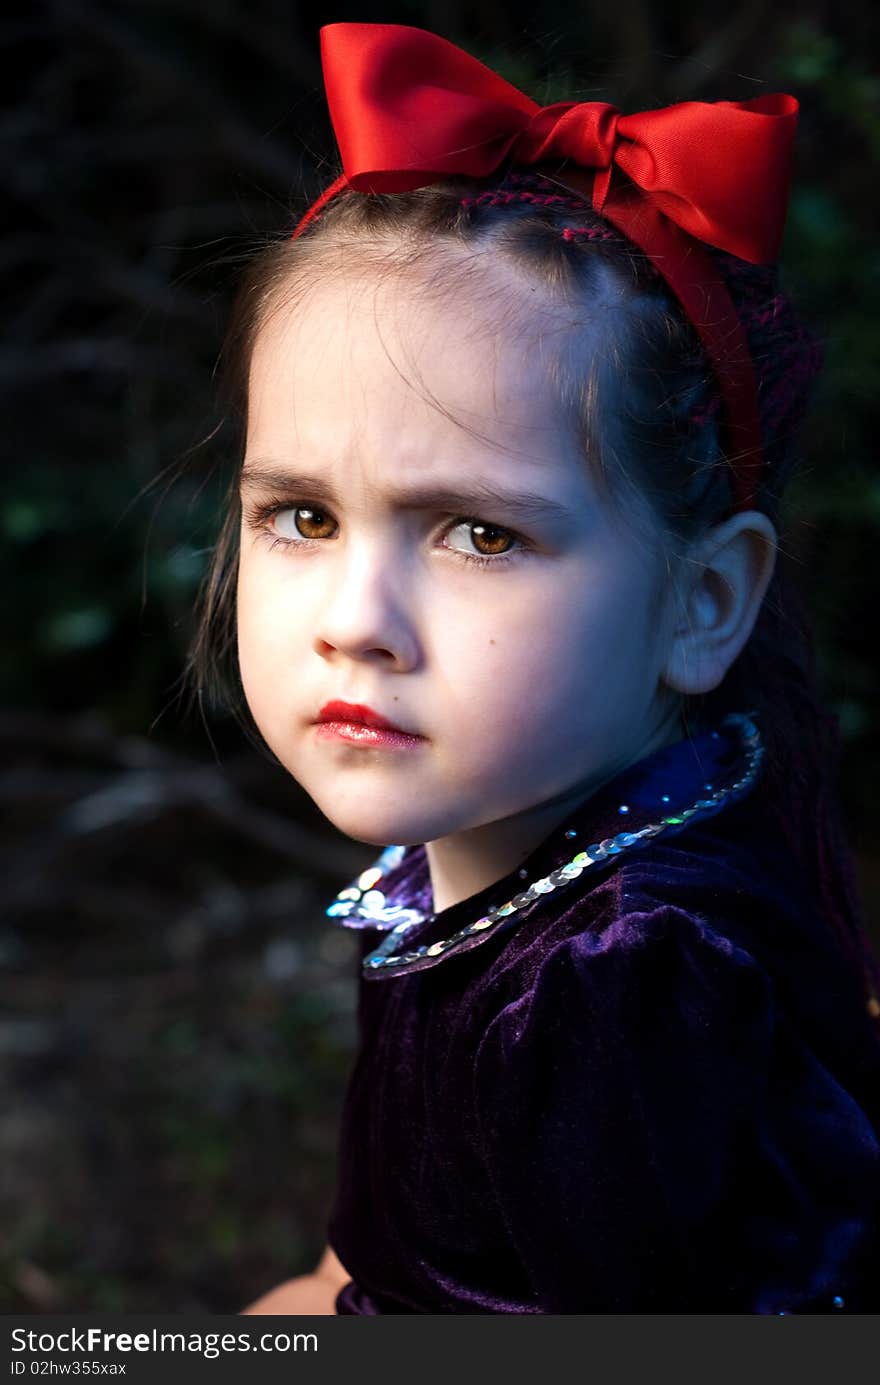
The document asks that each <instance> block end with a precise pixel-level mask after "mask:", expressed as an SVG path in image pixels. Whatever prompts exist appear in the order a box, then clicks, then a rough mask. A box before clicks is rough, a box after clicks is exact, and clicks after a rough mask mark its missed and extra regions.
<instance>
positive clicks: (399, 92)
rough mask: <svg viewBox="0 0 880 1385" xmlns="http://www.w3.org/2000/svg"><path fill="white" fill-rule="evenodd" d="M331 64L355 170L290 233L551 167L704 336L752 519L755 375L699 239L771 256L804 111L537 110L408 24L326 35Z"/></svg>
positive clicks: (340, 130) (565, 104) (341, 134)
mask: <svg viewBox="0 0 880 1385" xmlns="http://www.w3.org/2000/svg"><path fill="white" fill-rule="evenodd" d="M321 58H322V63H323V69H324V82H325V86H326V91H327V103H328V106H329V108H330V115H331V119H332V121H333V128H334V132H335V134H336V139H337V143H338V145H339V150H340V153H341V155H342V166H343V168H344V170H345V172H344V173H343V174H342V176H341V177H340V178H338V179H337V180H336V181H335V182H334V183H332V184H331V186H330V187H328V188H326V189H325V191H324V192H323V193H322V194H321V196H320V197H319V198H318V199H317V201H316V202H315V203H314V204H313V205H312V206H311V207H310V208H309V210H308V212H307V213H306V215H305V216H304V217H303V218H302V220H301V221H300V223H299V225H298V226H297V228H296V230H295V232H294V235H299V233H300V232H301V231H302V230H303V229H304V228H305V226H306V225H307V224H308V223H309V222H310V221H311V220H312V218H313V217H314V216H315V215H316V214H317V213H318V212H319V211H320V209H321V208H322V207H323V206H324V204H325V203H326V202H328V201H329V200H330V198H331V197H333V196H334V195H335V194H336V193H337V192H339V191H340V190H341V189H342V188H343V187H346V186H348V187H352V188H354V189H355V190H356V191H359V192H372V193H378V192H391V193H394V192H407V191H409V190H411V189H413V188H418V187H424V186H425V185H426V184H428V183H433V182H437V181H439V180H440V179H442V178H447V177H450V176H454V175H457V174H464V175H466V176H470V177H474V178H486V177H488V176H489V175H490V174H492V173H493V172H494V171H495V170H496V169H498V168H499V167H500V166H501V165H502V164H503V163H504V162H505V161H507V160H509V161H510V163H511V164H512V165H514V166H516V167H529V166H534V165H548V164H552V165H554V167H555V169H556V172H557V177H558V179H559V181H560V182H561V183H562V184H565V183H568V184H569V185H573V186H574V188H575V189H576V190H577V191H579V192H581V193H582V194H585V195H586V196H587V198H588V199H590V200H591V201H592V205H593V207H594V208H595V210H596V211H597V212H601V214H602V215H603V216H604V217H605V218H606V219H607V220H608V221H610V222H611V223H612V224H613V225H615V226H617V228H618V229H619V230H621V231H622V232H623V233H624V234H625V235H626V236H627V237H629V239H631V240H632V241H634V242H635V244H636V245H638V246H639V247H640V248H641V249H642V250H643V251H644V252H645V254H646V255H647V256H648V257H649V259H650V260H651V261H652V263H653V264H654V265H655V267H656V269H657V270H658V271H659V272H660V274H662V275H663V277H664V278H665V279H666V281H667V283H668V284H669V285H670V287H671V288H672V289H673V291H674V292H675V293H676V295H677V296H678V298H679V300H680V301H681V303H682V304H683V306H684V308H685V311H686V312H687V314H688V316H689V317H690V319H691V321H692V322H693V324H694V326H695V327H696V329H697V331H698V333H699V334H700V337H701V339H702V341H703V344H704V346H705V347H706V350H707V352H708V354H709V356H710V358H711V359H712V362H713V364H714V366H715V369H716V373H717V375H718V379H719V385H720V387H721V391H722V395H723V397H724V400H725V404H726V406H727V422H728V429H729V438H728V451H729V454H730V456H731V460H732V461H733V462H734V466H735V473H736V485H737V507H738V508H744V507H745V505H746V504H747V503H748V501H749V499H750V498H751V495H752V493H753V486H754V483H755V481H756V479H757V471H758V469H759V467H760V453H761V442H760V429H759V423H758V411H757V396H756V392H755V383H754V375H753V371H752V365H751V361H750V359H749V356H748V349H747V346H746V343H745V336H744V333H743V332H742V328H741V326H740V323H739V320H738V318H737V317H736V313H735V310H734V308H733V304H732V302H731V300H730V297H729V294H728V293H727V290H726V288H725V286H724V284H723V281H722V280H721V278H720V275H719V274H718V272H717V270H716V269H715V267H714V266H713V264H712V262H711V260H710V259H709V257H708V256H707V255H705V253H701V247H700V246H699V245H697V244H696V243H695V242H696V241H703V242H705V243H706V244H708V245H713V246H716V247H717V248H719V249H721V250H726V251H727V252H728V253H730V254H732V255H736V256H738V257H739V258H740V259H744V260H749V261H751V262H752V263H763V262H766V261H771V260H773V259H775V258H776V255H777V253H778V249H779V243H780V240H781V238H782V231H783V227H784V223H785V213H786V207H787V203H788V189H789V182H790V177H791V159H792V141H793V138H794V131H795V125H796V123H797V114H798V103H797V101H796V99H795V98H794V97H793V96H789V95H786V94H784V93H780V94H774V95H766V96H758V97H756V98H755V99H753V100H751V101H716V102H705V101H684V102H681V103H680V104H678V105H675V106H667V107H665V108H663V109H660V110H652V111H641V112H638V113H637V114H635V115H623V114H621V112H620V111H618V110H617V108H616V107H614V106H611V105H608V104H607V103H606V102H604V101H581V102H572V101H560V102H557V103H556V104H554V105H552V106H543V107H542V106H538V105H537V104H536V103H535V102H534V101H532V100H531V99H530V98H529V97H528V96H525V95H524V94H523V93H522V92H521V91H518V90H517V88H516V87H514V86H511V84H510V83H509V82H506V81H505V80H504V79H503V78H502V77H500V76H499V75H498V74H497V73H495V72H492V71H491V70H490V69H489V68H488V67H486V66H484V64H483V63H481V62H479V61H478V60H477V59H476V58H473V57H471V56H470V54H468V53H465V52H463V51H462V49H460V48H457V47H456V46H455V45H454V44H452V43H449V42H448V41H447V40H446V39H444V38H440V37H439V36H438V35H436V34H432V33H429V32H427V31H426V30H424V29H415V28H412V27H410V26H409V25H403V24H349V23H339V24H326V25H324V27H323V28H322V29H321ZM587 170H589V174H588V177H587V178H585V171H587ZM682 231H684V232H686V233H687V234H686V235H684V236H683V235H682V234H681V232H682Z"/></svg>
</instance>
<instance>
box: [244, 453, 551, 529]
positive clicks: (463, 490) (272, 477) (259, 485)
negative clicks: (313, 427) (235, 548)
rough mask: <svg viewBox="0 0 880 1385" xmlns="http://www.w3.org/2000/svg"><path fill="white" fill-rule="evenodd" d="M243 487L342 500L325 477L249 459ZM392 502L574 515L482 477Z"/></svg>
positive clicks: (390, 496)
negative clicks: (499, 508)
mask: <svg viewBox="0 0 880 1385" xmlns="http://www.w3.org/2000/svg"><path fill="white" fill-rule="evenodd" d="M239 487H240V489H241V490H242V491H245V490H269V491H281V492H287V493H288V494H291V495H294V494H295V495H299V496H303V497H307V498H308V499H309V500H314V501H317V502H318V503H320V504H327V505H336V504H338V503H339V496H338V495H337V492H336V489H335V487H334V486H333V485H332V484H331V483H330V482H329V481H327V480H325V479H324V478H323V477H320V476H308V475H306V474H304V473H302V472H292V471H287V470H285V469H283V468H280V467H275V466H266V465H262V464H260V463H259V462H246V463H245V464H244V466H243V467H242V470H241V476H240V478H239ZM385 495H386V499H387V500H388V502H389V503H390V504H393V505H395V506H396V507H397V508H399V509H403V510H452V511H456V512H462V513H469V512H470V511H472V510H479V509H481V508H482V507H484V506H488V507H490V508H496V507H499V506H500V507H501V508H503V509H504V510H506V511H507V512H508V513H509V514H511V515H514V516H516V517H517V518H519V519H522V520H530V519H531V520H535V519H542V518H544V519H546V518H555V519H567V520H571V519H572V511H571V510H570V509H569V507H568V506H567V505H563V504H561V503H560V502H559V501H558V500H550V499H549V498H548V497H547V496H546V495H537V494H535V493H534V492H533V491H508V490H503V489H501V488H500V487H498V486H496V485H494V484H492V483H490V482H488V481H483V480H480V479H478V478H474V479H473V480H469V481H468V482H467V483H466V484H465V485H462V484H460V483H457V484H456V485H455V486H449V487H446V486H441V485H432V486H427V487H424V486H422V487H415V488H413V489H409V490H393V491H387V492H385Z"/></svg>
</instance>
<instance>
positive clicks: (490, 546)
mask: <svg viewBox="0 0 880 1385" xmlns="http://www.w3.org/2000/svg"><path fill="white" fill-rule="evenodd" d="M456 529H463V530H464V531H465V533H466V534H467V536H468V538H469V539H470V542H471V543H472V544H473V547H474V549H475V550H476V552H477V553H479V554H480V555H481V556H483V557H487V558H489V557H492V558H498V557H503V556H504V555H505V554H507V553H508V552H509V551H510V549H511V544H512V542H513V535H512V534H510V533H509V532H508V530H507V529H501V528H499V527H498V526H497V525H494V524H485V523H483V521H482V520H474V519H462V520H459V522H458V523H457V524H455V525H453V527H452V528H451V529H450V530H449V533H450V534H453V533H455V530H456Z"/></svg>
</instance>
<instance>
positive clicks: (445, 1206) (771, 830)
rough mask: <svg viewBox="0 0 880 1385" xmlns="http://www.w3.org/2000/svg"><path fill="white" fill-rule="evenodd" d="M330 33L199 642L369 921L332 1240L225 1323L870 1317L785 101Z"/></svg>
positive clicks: (846, 873) (245, 399)
mask: <svg viewBox="0 0 880 1385" xmlns="http://www.w3.org/2000/svg"><path fill="white" fill-rule="evenodd" d="M322 47H323V60H324V70H325V77H326V82H327V90H328V100H329V104H330V109H331V114H332V116H333V120H334V126H335V129H336V134H337V138H338V140H339V144H340V149H341V151H342V157H343V167H344V172H343V174H342V175H341V176H340V177H339V178H337V179H336V180H335V182H334V183H333V184H332V185H331V186H330V187H329V188H328V189H327V191H326V192H325V193H324V194H323V195H322V197H321V198H320V199H319V200H318V202H317V203H316V204H315V205H314V206H313V207H312V208H311V210H310V211H309V212H308V214H307V215H306V216H305V217H304V218H303V219H302V220H301V222H300V223H299V225H298V226H297V227H296V230H295V234H293V235H292V236H291V235H290V234H289V231H288V233H287V234H286V235H285V237H284V239H283V240H281V241H280V242H279V243H278V244H277V245H274V246H272V247H271V248H269V249H268V250H265V251H263V252H262V253H261V254H260V256H259V258H258V260H257V261H256V262H255V264H254V265H253V267H252V268H251V269H250V271H249V273H248V275H247V277H246V280H245V282H244V284H243V286H242V289H241V293H240V296H239V298H238V300H237V306H236V310H235V316H234V320H233V323H232V325H231V328H230V349H231V363H232V369H233V374H234V378H235V379H236V380H237V382H238V389H239V392H240V393H239V398H240V401H241V404H242V413H243V418H244V422H245V438H244V449H243V458H242V466H241V469H240V472H239V474H238V475H237V476H236V478H235V485H234V488H233V491H232V493H231V504H230V510H229V516H228V519H227V521H226V525H225V528H224V531H223V533H222V535H221V538H220V542H219V543H218V546H217V550H216V555H215V561H214V565H213V568H212V572H211V575H210V580H209V583H208V586H207V588H206V600H205V605H204V609H203V613H202V620H201V627H200V632H199V636H198V639H197V642H196V645H195V648H194V667H195V670H196V673H197V675H198V681H199V685H200V687H203V686H209V687H210V686H214V687H215V689H216V687H217V684H218V679H219V677H220V675H221V672H222V664H223V658H224V655H225V654H226V653H227V652H228V651H229V650H230V649H232V650H235V651H236V652H237V667H236V669H235V672H236V674H240V680H241V690H242V691H243V693H244V697H245V699H246V703H247V708H248V709H249V712H250V714H251V715H252V717H253V721H254V722H255V724H256V727H257V728H258V730H259V733H260V735H261V737H262V739H263V741H264V742H265V744H266V745H267V746H268V747H269V748H270V749H271V751H272V752H273V753H274V755H275V756H276V757H277V759H278V760H279V761H280V762H281V764H283V765H284V766H285V767H286V768H287V769H288V770H289V771H290V773H291V775H292V776H293V777H294V778H295V779H296V780H297V781H298V782H299V783H300V784H301V785H303V787H304V788H305V789H306V790H307V791H308V793H309V794H310V795H311V797H312V798H313V799H314V801H315V803H316V804H317V805H318V807H319V808H320V809H321V810H322V811H323V812H324V813H325V814H326V816H327V818H328V819H329V820H330V821H331V822H332V823H334V824H335V826H336V827H337V828H339V830H340V831H342V832H344V833H346V834H348V835H350V836H351V837H353V838H356V839H357V840H359V841H363V842H369V843H373V844H375V845H376V846H377V847H382V848H383V850H382V851H381V853H380V854H379V855H378V857H377V860H376V864H375V865H374V867H373V868H371V869H370V870H367V871H366V872H364V874H362V875H361V876H360V878H359V879H358V880H357V881H356V882H354V883H353V884H352V885H350V886H349V887H347V888H345V889H343V890H342V891H341V892H340V894H339V896H338V898H337V900H336V901H334V902H333V903H332V904H331V905H330V907H329V908H328V910H327V912H328V914H329V915H330V916H331V918H332V919H333V920H334V921H335V922H336V923H339V924H341V925H343V926H345V927H350V928H356V929H360V930H361V936H362V940H363V948H362V953H363V977H362V981H361V984H360V995H359V1007H358V1023H359V1034H360V1048H359V1052H358V1055H357V1061H356V1063H355V1066H354V1069H353V1072H352V1074H351V1078H350V1083H349V1088H348V1092H347V1096H346V1102H345V1108H344V1113H343V1120H342V1130H341V1136H340V1145H339V1182H338V1192H337V1196H336V1201H335V1205H334V1207H333V1209H332V1214H331V1216H330V1220H329V1228H328V1230H329V1235H328V1246H327V1251H326V1254H325V1255H324V1257H323V1259H322V1261H321V1264H320V1265H319V1267H318V1269H317V1270H316V1272H315V1274H314V1275H306V1276H301V1277H300V1278H298V1279H295V1280H292V1281H288V1283H286V1284H284V1285H282V1286H280V1287H279V1288H277V1289H275V1290H274V1291H272V1292H270V1293H268V1294H266V1295H265V1296H264V1297H263V1298H262V1299H260V1300H259V1301H258V1302H256V1303H255V1304H253V1305H252V1306H251V1307H250V1308H249V1309H248V1310H246V1311H248V1312H252V1313H264V1312H265V1313H272V1312H289V1313H311V1312H326V1313H332V1312H338V1313H356V1314H357V1313H364V1314H378V1313H657V1312H671V1313H688V1312H706V1313H710V1312H723V1313H762V1314H768V1313H769V1314H780V1313H824V1312H841V1311H842V1312H857V1313H865V1312H872V1311H876V1309H877V1308H878V1307H880V1283H878V1256H880V1145H878V1133H880V1081H878V1079H880V1044H878V1038H877V1017H878V1013H880V1005H878V1001H877V998H876V994H875V992H876V989H877V986H876V970H875V965H874V963H873V961H872V959H871V957H870V954H869V951H868V948H867V945H866V943H865V941H864V936H863V933H862V931H861V928H860V924H859V921H858V908H857V902H856V897H855V891H854V888H853V880H852V874H851V869H850V866H849V864H848V861H847V849H846V846H845V843H844V842H843V840H842V838H841V834H840V826H839V814H838V809H837V807H836V804H835V801H834V797H833V792H832V788H831V783H832V775H833V772H834V755H835V753H836V727H835V725H834V722H833V719H832V718H831V717H830V716H829V715H828V714H827V713H826V712H825V711H823V710H822V708H821V706H820V705H819V704H818V702H817V700H816V694H815V691H814V685H813V681H812V672H811V646H810V638H809V633H808V628H807V626H806V624H805V623H804V621H803V619H802V617H801V614H800V611H799V607H798V605H797V601H796V597H795V592H794V589H793V588H792V586H791V583H790V580H789V576H788V571H787V562H788V555H787V552H786V545H785V540H784V538H783V535H784V533H785V527H784V523H783V514H782V501H783V494H784V491H785V487H786V483H787V481H788V479H789V475H790V473H791V470H792V467H793V465H794V461H795V427H796V424H797V422H798V420H799V417H800V415H801V413H802V411H803V408H804V405H805V402H806V397H807V394H808V388H809V385H810V382H811V379H812V377H813V376H814V375H815V373H816V371H817V369H818V364H819V362H818V348H817V345H816V343H815V341H814V340H813V339H812V337H811V336H810V335H809V334H808V332H807V331H806V329H805V328H804V327H803V326H802V325H801V324H800V322H799V321H798V319H797V317H796V316H795V314H794V312H793V310H792V308H791V306H790V304H789V303H788V301H787V299H786V298H785V296H784V295H783V294H782V293H781V292H780V289H779V286H778V282H777V274H776V270H775V268H774V267H773V265H772V263H770V262H772V261H773V260H774V258H775V256H776V252H777V248H778V243H779V239H780V237H781V232H782V225H783V221H784V215H785V205H786V200H787V192H788V178H789V162H790V146H791V139H792V135H793V130H794V123H795V120H796V113H797V103H796V102H795V101H794V99H793V98H792V97H790V96H764V97H761V98H758V99H757V100H754V101H748V102H743V103H737V102H718V103H698V102H694V103H685V104H683V105H680V106H673V107H669V108H667V109H665V110H659V111H648V112H642V113H641V114H638V115H629V116H627V115H621V114H620V113H619V112H618V111H616V110H615V108H614V107H612V106H609V105H605V104H604V103H598V102H584V103H560V104H558V105H555V106H549V107H546V108H541V107H538V106H537V105H536V104H535V103H534V102H532V101H530V100H529V98H528V97H526V96H524V95H523V94H522V93H521V92H519V91H517V90H516V89H514V88H513V87H511V86H509V85H508V84H507V83H506V82H504V81H503V80H502V79H501V78H500V77H498V76H497V75H496V74H494V73H491V72H489V70H488V69H486V68H485V67H483V66H482V65H481V64H480V63H478V62H476V60H474V59H472V58H470V57H469V56H468V55H467V54H465V53H463V52H461V51H460V50H459V49H457V48H454V47H453V46H452V45H451V44H449V43H447V42H445V41H444V40H442V39H440V38H437V37H436V36H434V35H431V34H428V33H425V32H424V31H422V30H417V29H412V28H408V27H404V26H395V25H370V24H334V25H330V26H328V27H326V28H325V29H323V30H322ZM236 640H237V646H236ZM388 843H393V845H390V846H389V845H388Z"/></svg>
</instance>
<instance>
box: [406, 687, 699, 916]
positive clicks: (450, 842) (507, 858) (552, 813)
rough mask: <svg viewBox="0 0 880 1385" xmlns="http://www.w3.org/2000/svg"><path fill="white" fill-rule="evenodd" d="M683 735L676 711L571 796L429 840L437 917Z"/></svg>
mask: <svg viewBox="0 0 880 1385" xmlns="http://www.w3.org/2000/svg"><path fill="white" fill-rule="evenodd" d="M684 734H685V732H684V728H683V725H682V721H681V717H680V714H679V711H678V709H677V708H673V709H672V711H671V712H670V713H669V715H668V716H667V717H666V718H665V720H664V721H663V722H662V724H661V725H660V726H659V727H658V728H657V729H656V730H655V732H654V734H653V735H652V736H650V737H649V738H648V739H647V741H646V742H645V743H644V744H643V745H642V746H641V748H640V749H639V750H638V752H637V753H635V754H632V753H631V754H630V755H629V756H628V757H627V758H625V759H623V760H621V762H620V763H617V764H615V765H614V766H613V768H611V769H609V770H607V771H606V772H605V773H604V774H602V775H601V776H597V777H594V778H593V779H591V780H589V781H586V782H585V781H579V782H578V783H577V784H576V785H575V786H574V787H573V788H572V789H571V790H570V791H569V792H567V793H565V794H562V795H559V796H558V797H556V798H553V799H550V800H549V801H547V802H544V803H539V804H536V805H534V806H533V807H530V808H527V809H525V810H524V811H523V812H521V813H516V814H513V815H512V816H511V817H506V818H502V819H500V820H498V821H495V822H488V823H484V824H483V825H481V826H479V827H472V828H469V829H468V830H466V831H463V832H457V833H455V834H454V835H452V836H449V837H441V838H439V839H438V840H437V841H433V842H426V843H425V853H426V856H427V861H428V869H429V871H430V875H431V889H432V894H433V904H432V906H431V907H432V912H433V913H435V914H438V913H440V911H441V910H442V909H448V908H451V907H452V906H453V905H454V904H459V903H461V901H462V900H465V899H470V897H471V896H472V895H475V894H477V893H479V892H480V891H481V890H484V889H486V888H487V887H488V886H489V885H492V884H494V883H495V881H496V880H503V879H504V877H505V876H507V875H509V874H510V873H511V871H514V870H516V868H517V866H519V865H520V864H521V863H522V862H523V861H524V860H525V859H526V858H527V857H528V856H529V855H530V854H531V852H532V851H534V849H535V847H536V846H539V845H540V843H541V842H542V841H544V840H545V839H546V838H547V837H548V836H549V835H550V833H551V832H552V831H553V830H554V828H556V827H558V826H559V825H560V824H561V823H562V822H564V821H565V819H566V818H567V817H569V816H570V815H571V814H572V813H573V812H574V810H575V809H576V808H578V807H580V806H581V805H582V804H583V803H585V802H586V801H587V799H589V798H591V797H592V796H593V794H595V793H596V792H597V791H598V790H599V789H601V788H602V786H603V785H604V784H607V783H608V782H609V780H611V779H613V778H614V777H615V776H616V775H618V774H620V773H622V771H623V770H625V769H627V768H628V767H629V766H630V765H632V764H635V763H636V762H637V761H638V760H641V759H644V758H646V757H647V756H648V755H651V754H653V753H654V751H656V750H660V749H662V748H663V747H664V746H667V745H674V744H675V742H676V741H679V740H681V739H682V737H683V736H684Z"/></svg>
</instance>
